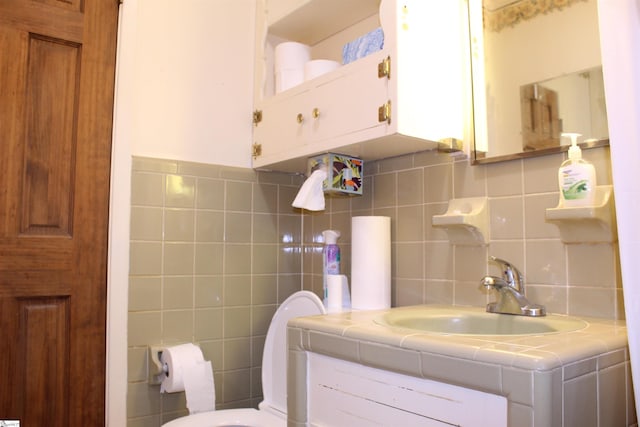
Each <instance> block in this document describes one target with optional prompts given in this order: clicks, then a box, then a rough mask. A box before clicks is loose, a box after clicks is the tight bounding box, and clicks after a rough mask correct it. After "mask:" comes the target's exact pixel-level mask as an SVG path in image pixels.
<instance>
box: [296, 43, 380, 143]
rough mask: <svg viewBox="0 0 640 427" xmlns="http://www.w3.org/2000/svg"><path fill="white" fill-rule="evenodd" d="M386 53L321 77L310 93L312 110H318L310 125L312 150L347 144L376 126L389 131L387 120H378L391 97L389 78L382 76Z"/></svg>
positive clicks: (372, 56) (371, 56)
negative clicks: (380, 68)
mask: <svg viewBox="0 0 640 427" xmlns="http://www.w3.org/2000/svg"><path fill="white" fill-rule="evenodd" d="M386 55H387V54H386V53H384V52H379V53H378V54H375V55H370V56H368V57H366V58H362V59H360V60H359V61H358V63H353V64H349V65H347V66H344V67H342V68H341V69H339V70H337V71H335V72H334V73H332V78H331V79H330V80H326V81H324V80H320V81H319V83H318V85H317V86H316V87H315V88H314V89H313V92H312V96H311V97H310V102H311V110H312V111H313V110H316V111H318V117H317V118H315V119H313V121H312V122H311V123H309V126H308V129H309V141H308V143H309V144H310V147H309V148H310V150H327V151H328V150H331V149H333V148H334V147H340V146H343V145H345V144H347V143H349V142H350V141H352V140H354V138H353V135H354V134H358V133H359V132H362V131H366V130H372V129H374V128H378V132H379V134H380V135H379V136H382V135H384V134H385V132H386V127H387V123H386V122H381V121H379V120H378V108H379V107H380V106H382V105H383V104H385V103H386V102H387V101H388V100H389V99H388V98H389V94H388V93H389V80H388V79H387V78H386V77H383V78H379V77H378V63H379V62H381V61H382V59H383V58H384V57H386Z"/></svg>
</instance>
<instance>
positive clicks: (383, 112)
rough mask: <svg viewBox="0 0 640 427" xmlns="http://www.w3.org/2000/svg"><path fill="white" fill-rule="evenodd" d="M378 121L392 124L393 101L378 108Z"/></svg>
mask: <svg viewBox="0 0 640 427" xmlns="http://www.w3.org/2000/svg"><path fill="white" fill-rule="evenodd" d="M378 121H379V122H384V121H386V122H387V123H388V124H391V101H390V100H389V101H387V102H386V103H385V104H383V105H382V106H380V107H379V108H378Z"/></svg>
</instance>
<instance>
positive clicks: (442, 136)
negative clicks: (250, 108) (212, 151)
mask: <svg viewBox="0 0 640 427" xmlns="http://www.w3.org/2000/svg"><path fill="white" fill-rule="evenodd" d="M467 23H468V11H467V2H466V1H465V0H453V1H452V0H438V1H425V0H409V1H397V0H382V1H379V0H350V1H344V0H304V1H292V0H262V1H259V2H258V6H257V19H256V27H257V32H256V72H255V81H254V94H255V102H254V105H255V111H254V117H253V122H254V132H253V167H254V168H259V169H270V170H279V171H285V172H305V171H306V168H307V158H309V157H311V156H315V155H318V154H321V153H325V152H337V153H341V154H346V155H350V156H354V157H359V158H362V159H365V160H376V159H381V158H387V157H393V156H397V155H402V154H408V153H412V152H419V151H424V150H430V149H435V148H438V147H439V146H440V147H444V148H446V149H451V148H452V147H453V148H455V149H458V148H459V147H460V144H461V143H462V141H468V140H469V139H468V138H469V135H470V134H471V131H470V128H471V126H470V122H471V120H470V117H469V114H470V113H469V112H470V111H471V108H470V99H471V97H470V93H471V91H470V80H471V78H470V71H469V45H468V40H469V38H468V25H467ZM378 27H381V28H382V31H383V33H384V46H383V48H382V49H381V50H379V51H376V52H373V53H371V54H369V55H367V56H364V57H362V58H360V59H357V60H355V61H353V62H350V63H348V64H346V65H342V66H340V67H339V68H337V69H335V70H333V71H330V72H328V73H326V74H323V75H320V76H318V77H315V78H313V79H310V80H307V81H303V82H302V83H300V84H298V85H296V86H294V87H290V88H289V89H286V90H284V91H281V92H278V93H275V89H274V88H275V85H274V50H275V46H277V44H278V43H281V42H284V41H296V42H300V43H304V44H307V45H309V46H311V59H330V60H335V61H339V62H340V63H342V47H343V46H344V45H345V44H346V43H348V42H351V41H353V40H355V39H357V38H358V37H361V36H363V35H366V34H367V33H369V32H371V31H373V30H375V29H377V28H378Z"/></svg>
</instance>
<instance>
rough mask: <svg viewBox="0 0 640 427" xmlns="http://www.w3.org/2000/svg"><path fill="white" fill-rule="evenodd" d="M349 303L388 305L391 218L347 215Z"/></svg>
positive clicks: (372, 307)
mask: <svg viewBox="0 0 640 427" xmlns="http://www.w3.org/2000/svg"><path fill="white" fill-rule="evenodd" d="M351 306H352V308H353V309H354V310H381V309H385V308H389V307H391V218H389V217H386V216H354V217H352V218H351Z"/></svg>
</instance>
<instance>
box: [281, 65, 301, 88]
mask: <svg viewBox="0 0 640 427" xmlns="http://www.w3.org/2000/svg"><path fill="white" fill-rule="evenodd" d="M303 81H304V69H303V68H283V69H281V70H277V71H276V93H280V92H282V91H285V90H287V89H289V88H292V87H294V86H297V85H299V84H300V83H302V82H303Z"/></svg>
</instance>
